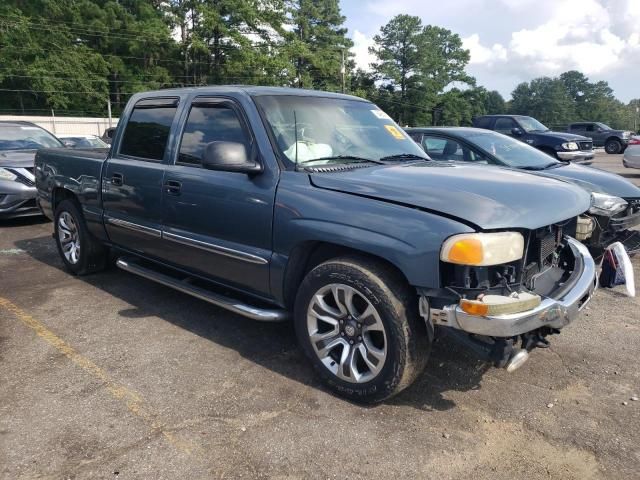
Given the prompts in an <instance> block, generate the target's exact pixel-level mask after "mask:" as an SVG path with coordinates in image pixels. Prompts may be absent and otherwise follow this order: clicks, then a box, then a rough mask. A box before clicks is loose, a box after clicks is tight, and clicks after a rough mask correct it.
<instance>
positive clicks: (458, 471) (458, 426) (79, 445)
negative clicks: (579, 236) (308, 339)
mask: <svg viewBox="0 0 640 480" xmlns="http://www.w3.org/2000/svg"><path fill="white" fill-rule="evenodd" d="M594 165H595V166H598V167H601V168H605V169H607V170H611V171H615V172H617V173H622V174H623V175H625V176H626V177H627V178H629V179H630V180H632V181H634V182H635V183H636V184H638V185H640V170H638V171H637V173H636V171H630V170H625V169H624V168H623V167H622V166H621V156H620V155H616V156H609V155H604V154H600V155H598V158H597V160H596V162H595V164H594ZM51 231H52V224H51V223H50V222H46V221H44V220H42V219H31V220H24V219H23V220H14V221H10V222H4V223H2V224H1V225H0V477H1V478H6V479H18V478H24V479H31V478H52V479H96V478H101V479H164V478H167V479H169V478H170V479H176V478H190V479H201V478H274V479H298V478H299V479H307V478H314V479H315V478H318V479H326V478H338V479H344V478H349V479H352V478H368V479H377V478H394V479H404V478H409V479H417V478H437V479H474V480H481V479H513V478H522V479H548V478H554V479H555V478H560V479H596V478H610V479H620V478H629V479H631V478H639V476H640V474H639V473H638V472H640V448H639V446H638V443H639V439H640V401H636V400H632V398H637V397H638V396H640V368H638V367H639V362H638V354H639V352H640V314H639V313H638V312H639V311H640V301H639V299H638V298H628V297H625V296H624V295H622V294H621V293H620V292H619V291H616V290H603V289H601V290H598V291H597V292H596V295H595V297H594V299H593V300H592V302H591V303H590V304H589V306H588V307H587V309H586V310H585V311H584V314H583V315H582V317H581V318H580V319H578V320H577V321H576V322H574V323H573V324H571V325H570V326H569V327H567V328H566V329H564V330H563V332H562V333H561V334H560V335H557V336H554V337H553V338H552V339H551V341H552V345H551V348H549V349H546V350H542V349H538V350H536V351H534V352H533V353H532V355H531V359H530V360H529V362H527V363H526V364H525V365H524V366H523V367H522V368H521V369H519V370H518V371H516V372H514V373H511V374H509V373H507V372H506V371H505V370H497V369H493V368H489V367H488V366H487V365H485V364H483V363H482V362H480V361H478V360H477V359H475V358H474V357H473V356H472V355H471V354H468V353H467V352H465V351H464V349H463V348H461V347H459V346H458V345H457V344H455V343H453V342H451V341H450V340H447V339H446V338H443V339H441V340H439V341H438V342H436V344H435V345H434V349H433V353H432V356H431V358H430V360H429V363H428V365H427V368H426V370H425V372H424V374H423V375H422V376H421V377H420V378H419V379H418V381H417V382H416V383H415V384H414V385H413V386H411V387H410V388H408V389H407V390H405V391H404V392H403V393H402V394H400V395H399V396H397V397H395V398H394V399H392V400H390V401H388V402H386V403H383V404H381V405H377V406H373V407H363V406H360V405H357V404H352V403H349V402H347V401H345V400H342V399H341V398H338V397H336V396H333V395H331V394H330V393H328V392H327V391H326V390H324V389H323V387H322V386H321V385H320V384H319V382H318V381H317V379H316V377H315V376H314V374H313V371H312V369H311V368H310V367H309V365H308V364H307V362H306V361H305V359H304V358H303V355H302V353H301V351H300V350H299V349H298V348H297V346H296V342H295V338H294V335H293V332H292V329H291V326H290V325H289V324H287V323H285V324H261V323H257V322H253V321H251V320H247V319H244V318H242V317H239V316H236V315H233V314H229V313H227V312H225V311H223V310H221V309H218V308H216V307H214V306H212V305H209V304H207V303H204V302H201V301H199V300H196V299H193V298H191V297H188V296H186V295H183V294H181V293H178V292H175V291H172V290H170V289H168V288H166V287H163V286H161V285H157V284H154V283H152V282H150V281H147V280H144V279H141V278H138V277H135V276H133V275H130V274H127V273H125V272H122V271H119V270H117V269H111V270H109V271H106V272H104V273H100V274H95V275H91V276H87V277H74V276H72V275H70V274H68V273H67V272H66V271H65V270H64V269H63V266H62V262H61V260H60V259H59V257H58V254H57V251H56V249H55V244H54V241H53V239H52V238H51ZM634 266H635V269H636V284H640V275H638V271H640V261H639V260H638V259H637V258H636V259H635V260H634Z"/></svg>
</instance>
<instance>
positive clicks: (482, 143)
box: [465, 129, 561, 170]
mask: <svg viewBox="0 0 640 480" xmlns="http://www.w3.org/2000/svg"><path fill="white" fill-rule="evenodd" d="M465 138H466V139H467V140H468V141H469V142H471V143H472V144H473V145H476V146H478V147H480V148H481V149H482V150H484V151H485V152H487V153H490V154H491V155H493V156H494V157H496V158H497V159H498V160H500V161H501V162H502V163H504V164H505V165H507V166H509V167H513V168H526V169H531V170H542V169H545V168H549V167H552V166H556V165H558V166H559V165H560V164H561V162H558V161H557V160H554V159H553V158H551V157H550V156H549V155H547V154H546V153H543V152H541V151H540V150H538V149H537V148H534V147H532V146H530V145H527V144H526V143H523V142H521V141H519V140H515V139H514V138H511V137H508V136H507V135H502V134H500V133H495V132H491V131H488V130H480V129H478V131H471V130H470V131H469V133H466V134H465Z"/></svg>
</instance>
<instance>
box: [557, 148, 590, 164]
mask: <svg viewBox="0 0 640 480" xmlns="http://www.w3.org/2000/svg"><path fill="white" fill-rule="evenodd" d="M556 153H557V155H558V158H559V159H560V160H566V161H574V162H575V161H585V160H593V157H594V156H595V154H594V153H593V150H589V151H586V150H573V151H571V152H565V151H559V152H556Z"/></svg>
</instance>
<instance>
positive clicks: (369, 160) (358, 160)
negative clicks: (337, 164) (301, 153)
mask: <svg viewBox="0 0 640 480" xmlns="http://www.w3.org/2000/svg"><path fill="white" fill-rule="evenodd" d="M321 160H350V161H351V162H353V163H364V162H367V163H377V164H380V165H383V164H384V162H381V161H380V160H374V159H373V158H365V157H358V156H355V155H332V156H330V157H320V158H311V159H309V160H303V161H302V162H298V163H297V164H296V165H304V164H305V163H311V162H319V161H321Z"/></svg>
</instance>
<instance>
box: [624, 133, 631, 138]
mask: <svg viewBox="0 0 640 480" xmlns="http://www.w3.org/2000/svg"><path fill="white" fill-rule="evenodd" d="M630 136H631V132H622V138H629V137H630Z"/></svg>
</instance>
